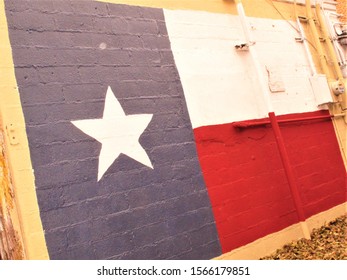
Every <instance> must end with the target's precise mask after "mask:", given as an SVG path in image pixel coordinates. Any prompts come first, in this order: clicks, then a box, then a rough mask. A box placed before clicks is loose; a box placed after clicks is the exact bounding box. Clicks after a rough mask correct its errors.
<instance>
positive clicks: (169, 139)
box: [6, 1, 221, 259]
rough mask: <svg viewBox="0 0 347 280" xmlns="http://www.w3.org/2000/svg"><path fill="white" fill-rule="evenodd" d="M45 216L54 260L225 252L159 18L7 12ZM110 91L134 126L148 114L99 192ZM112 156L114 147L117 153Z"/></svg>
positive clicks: (80, 7) (40, 7)
mask: <svg viewBox="0 0 347 280" xmlns="http://www.w3.org/2000/svg"><path fill="white" fill-rule="evenodd" d="M6 10H7V19H8V22H9V33H10V39H11V44H12V51H13V57H14V64H15V73H16V78H17V82H18V86H19V93H20V97H21V102H22V107H23V112H24V116H25V120H26V130H27V135H28V139H29V145H30V152H31V158H32V163H33V168H34V173H35V185H36V192H37V197H38V203H39V207H40V215H41V219H42V223H43V228H44V231H45V237H46V242H47V247H48V251H49V254H50V258H51V259H169V258H176V259H181V258H184V259H190V258H193V259H209V258H212V257H215V256H218V255H220V253H221V251H220V245H219V240H218V236H217V233H216V228H215V222H214V219H213V214H212V210H211V207H210V203H209V199H208V195H207V190H206V187H205V184H204V181H203V178H202V174H201V170H200V167H199V162H198V159H197V153H196V148H195V143H194V136H193V131H192V127H191V124H190V121H189V117H188V112H187V107H186V104H185V99H184V96H183V91H182V87H181V85H180V80H179V75H178V73H177V70H176V67H175V63H174V60H173V56H172V53H171V50H170V42H169V39H168V35H167V31H166V28H165V22H164V16H163V11H162V10H160V9H151V8H140V7H131V6H126V5H113V4H109V5H108V4H105V3H98V2H95V1H17V2H16V1H6ZM108 87H111V88H112V90H113V92H114V94H115V97H116V98H117V100H118V101H119V103H120V104H121V107H122V110H124V111H125V113H126V115H141V114H152V115H153V117H152V120H151V122H150V123H149V125H148V127H147V128H146V129H145V128H144V129H145V131H144V132H143V133H142V134H141V136H140V138H139V140H138V141H139V144H140V145H141V147H143V149H144V152H145V153H146V154H147V155H148V157H149V159H150V160H151V162H152V164H153V169H152V168H149V167H148V166H144V165H143V164H141V163H139V162H138V161H136V160H134V159H133V158H132V157H130V156H128V155H126V154H121V155H120V156H119V157H117V159H115V161H114V163H113V164H112V165H111V167H110V168H109V169H108V170H107V172H106V173H105V175H104V176H103V177H102V178H101V179H100V180H99V181H98V180H97V173H98V161H99V160H100V159H99V153H100V149H101V144H100V143H99V142H98V141H96V140H95V139H93V138H91V137H90V136H88V135H87V134H84V133H83V132H82V131H80V130H79V129H78V128H77V127H75V126H74V125H73V124H72V123H71V121H74V120H81V119H100V118H101V117H102V115H103V110H104V103H105V95H106V90H107V88H108ZM115 145H116V144H115Z"/></svg>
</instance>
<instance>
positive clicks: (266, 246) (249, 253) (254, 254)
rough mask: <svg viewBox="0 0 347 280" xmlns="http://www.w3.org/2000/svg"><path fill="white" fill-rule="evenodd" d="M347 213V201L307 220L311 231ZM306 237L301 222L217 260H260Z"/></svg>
mask: <svg viewBox="0 0 347 280" xmlns="http://www.w3.org/2000/svg"><path fill="white" fill-rule="evenodd" d="M346 213H347V202H345V203H343V204H340V205H338V206H335V207H333V208H331V209H329V210H327V211H324V212H321V213H319V214H317V215H314V216H312V217H310V218H309V219H307V220H306V223H307V225H308V228H309V230H310V232H312V230H313V229H315V228H319V227H321V226H323V225H324V224H325V223H327V222H329V221H332V220H334V219H336V218H338V217H340V216H342V215H344V214H346ZM300 238H304V236H303V232H302V228H301V225H300V223H297V224H295V225H291V226H289V227H287V228H285V229H283V230H281V231H278V232H275V233H272V234H269V235H267V236H265V237H263V238H260V239H257V240H256V241H253V242H252V243H249V244H247V245H245V246H242V247H240V248H237V249H235V250H233V251H231V252H229V253H226V254H223V255H221V256H219V257H217V258H215V260H258V259H260V258H262V257H265V256H268V255H270V254H272V253H273V252H275V251H276V250H277V249H279V248H281V247H282V246H283V245H285V244H287V243H289V242H292V241H294V240H298V239H300Z"/></svg>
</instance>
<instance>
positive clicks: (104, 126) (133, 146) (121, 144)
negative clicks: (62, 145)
mask: <svg viewBox="0 0 347 280" xmlns="http://www.w3.org/2000/svg"><path fill="white" fill-rule="evenodd" d="M152 117H153V115H152V114H139V115H128V116H127V115H125V113H124V111H123V109H122V107H121V105H120V104H119V102H118V100H117V98H116V97H115V95H114V93H113V92H112V89H111V87H108V89H107V93H106V99H105V108H104V114H103V116H102V119H86V120H77V121H71V123H72V124H73V125H75V126H76V127H77V128H79V129H80V130H82V131H83V132H84V133H85V134H87V135H89V136H91V137H93V138H94V139H95V140H97V141H98V142H100V143H101V145H102V147H101V151H100V155H99V169H98V181H99V180H100V179H101V178H102V176H103V175H104V174H105V172H106V171H107V169H108V168H109V167H110V166H111V164H112V163H113V162H114V161H115V160H116V158H117V157H118V156H119V155H120V154H121V153H123V154H126V155H128V156H129V157H131V158H133V159H134V160H136V161H138V162H140V163H142V164H143V165H146V166H148V167H150V168H153V166H152V163H151V161H150V159H149V157H148V155H147V153H146V151H145V150H144V149H143V147H142V146H141V145H140V143H139V138H140V136H141V134H142V133H143V131H144V130H145V129H146V127H147V126H148V124H149V122H150V121H151V119H152Z"/></svg>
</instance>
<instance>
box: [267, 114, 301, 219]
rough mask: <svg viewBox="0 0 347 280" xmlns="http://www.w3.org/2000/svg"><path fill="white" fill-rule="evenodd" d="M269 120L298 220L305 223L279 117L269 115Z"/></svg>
mask: <svg viewBox="0 0 347 280" xmlns="http://www.w3.org/2000/svg"><path fill="white" fill-rule="evenodd" d="M269 118H270V122H271V126H272V128H273V131H274V134H275V138H276V142H277V146H278V149H279V152H280V156H281V160H282V163H283V166H284V170H285V173H286V176H287V180H288V183H289V187H290V191H291V193H292V196H293V200H294V204H295V208H296V211H297V213H298V218H299V221H300V222H303V221H305V215H304V210H303V204H302V201H301V199H300V195H299V190H298V185H297V181H296V179H295V175H294V172H293V169H292V166H291V164H290V161H289V156H288V153H287V149H286V146H285V145H284V141H283V136H282V133H281V130H280V127H279V125H278V120H277V117H276V115H275V113H274V112H270V113H269Z"/></svg>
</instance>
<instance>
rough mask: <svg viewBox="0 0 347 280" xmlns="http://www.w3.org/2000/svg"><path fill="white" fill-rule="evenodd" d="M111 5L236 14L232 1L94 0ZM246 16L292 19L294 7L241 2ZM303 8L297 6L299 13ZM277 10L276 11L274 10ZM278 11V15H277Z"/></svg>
mask: <svg viewBox="0 0 347 280" xmlns="http://www.w3.org/2000/svg"><path fill="white" fill-rule="evenodd" d="M95 1H98V2H106V3H112V4H126V5H133V6H142V7H152V8H163V9H169V10H195V11H205V12H211V13H222V14H233V15H236V14H237V9H236V5H235V1H234V0H203V1H198V0H95ZM242 3H243V5H244V7H245V11H246V14H247V16H250V17H260V18H272V19H283V17H285V18H286V19H292V20H294V17H293V10H294V5H293V3H287V2H276V1H275V2H271V1H267V0H256V1H254V0H243V1H242ZM302 8H303V7H301V6H298V9H299V11H300V10H301V9H302ZM276 9H277V10H276ZM279 11H280V13H279Z"/></svg>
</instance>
